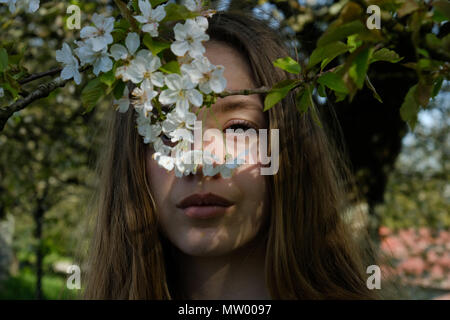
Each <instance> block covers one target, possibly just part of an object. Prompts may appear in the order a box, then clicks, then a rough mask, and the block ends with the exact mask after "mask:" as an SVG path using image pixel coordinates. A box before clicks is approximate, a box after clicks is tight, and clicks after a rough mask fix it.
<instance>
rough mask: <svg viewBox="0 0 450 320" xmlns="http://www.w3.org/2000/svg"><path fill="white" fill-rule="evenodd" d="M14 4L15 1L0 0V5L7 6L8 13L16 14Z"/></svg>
mask: <svg viewBox="0 0 450 320" xmlns="http://www.w3.org/2000/svg"><path fill="white" fill-rule="evenodd" d="M16 2H17V0H0V3H4V4H7V5H8V9H9V12H11V13H14V12H16Z"/></svg>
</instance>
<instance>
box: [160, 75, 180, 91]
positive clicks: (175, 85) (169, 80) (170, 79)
mask: <svg viewBox="0 0 450 320" xmlns="http://www.w3.org/2000/svg"><path fill="white" fill-rule="evenodd" d="M164 80H165V82H166V84H167V86H168V87H169V89H171V90H181V89H182V88H183V84H182V79H181V76H180V75H179V74H176V73H171V74H169V75H167V76H166V77H165V79H164Z"/></svg>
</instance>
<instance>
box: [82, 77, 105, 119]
mask: <svg viewBox="0 0 450 320" xmlns="http://www.w3.org/2000/svg"><path fill="white" fill-rule="evenodd" d="M104 92H105V86H104V85H103V84H102V82H101V81H100V79H99V78H94V79H92V80H90V81H89V82H88V83H87V85H86V86H85V87H84V88H83V91H81V103H82V104H83V106H84V107H85V108H86V113H87V112H90V111H91V110H92V109H93V108H94V107H95V105H96V104H97V102H98V101H99V100H100V98H101V97H102V96H103V94H104Z"/></svg>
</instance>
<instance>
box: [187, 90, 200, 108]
mask: <svg viewBox="0 0 450 320" xmlns="http://www.w3.org/2000/svg"><path fill="white" fill-rule="evenodd" d="M186 97H187V98H188V99H189V101H190V102H191V103H192V104H193V105H194V106H196V107H201V105H202V104H203V95H202V94H201V93H200V92H198V90H196V89H193V90H188V91H187V92H186Z"/></svg>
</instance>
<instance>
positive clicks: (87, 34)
mask: <svg viewBox="0 0 450 320" xmlns="http://www.w3.org/2000/svg"><path fill="white" fill-rule="evenodd" d="M97 34H98V29H97V28H95V27H91V26H87V27H84V28H83V29H81V31H80V37H81V38H82V39H86V38H92V37H95V36H96V35H97Z"/></svg>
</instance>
